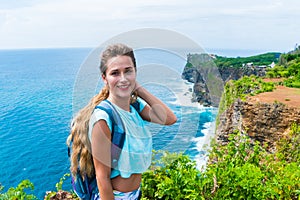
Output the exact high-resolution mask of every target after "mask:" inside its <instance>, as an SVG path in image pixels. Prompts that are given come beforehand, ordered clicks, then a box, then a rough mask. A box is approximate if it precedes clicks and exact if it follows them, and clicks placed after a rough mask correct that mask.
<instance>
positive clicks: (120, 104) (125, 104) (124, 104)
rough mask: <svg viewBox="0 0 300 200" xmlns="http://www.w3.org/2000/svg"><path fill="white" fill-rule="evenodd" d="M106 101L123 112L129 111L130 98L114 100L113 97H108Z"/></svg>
mask: <svg viewBox="0 0 300 200" xmlns="http://www.w3.org/2000/svg"><path fill="white" fill-rule="evenodd" d="M107 100H109V101H110V102H112V103H113V104H115V105H117V106H118V107H120V108H122V109H123V110H126V111H130V98H116V97H114V96H108V98H107Z"/></svg>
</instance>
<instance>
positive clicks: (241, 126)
mask: <svg viewBox="0 0 300 200" xmlns="http://www.w3.org/2000/svg"><path fill="white" fill-rule="evenodd" d="M293 122H296V123H300V109H299V108H293V107H288V106H286V105H284V104H281V103H273V104H269V103H255V102H244V101H240V100H237V101H235V102H234V103H233V104H232V105H231V106H230V108H229V109H227V110H226V111H225V112H224V113H223V114H222V115H221V116H220V123H219V125H218V127H217V130H216V140H217V141H218V142H219V143H221V144H226V143H227V142H228V134H230V133H233V131H234V130H239V131H241V132H243V133H246V134H248V135H249V136H250V137H251V138H252V139H253V140H257V141H260V142H261V143H267V144H268V145H269V150H270V151H272V149H274V147H275V144H276V141H278V139H279V138H281V137H283V136H284V134H287V133H288V131H289V127H290V126H291V124H292V123H293Z"/></svg>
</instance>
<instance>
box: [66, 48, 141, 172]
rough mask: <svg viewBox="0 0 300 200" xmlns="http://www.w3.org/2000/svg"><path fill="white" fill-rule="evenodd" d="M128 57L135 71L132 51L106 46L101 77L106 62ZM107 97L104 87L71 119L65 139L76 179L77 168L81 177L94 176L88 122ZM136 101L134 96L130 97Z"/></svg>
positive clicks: (101, 65) (103, 73)
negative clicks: (69, 150) (115, 58)
mask: <svg viewBox="0 0 300 200" xmlns="http://www.w3.org/2000/svg"><path fill="white" fill-rule="evenodd" d="M122 55H125V56H129V57H131V59H132V62H133V64H134V68H135V70H136V61H135V57H134V53H133V49H132V48H130V47H128V46H126V45H124V44H114V45H110V46H108V47H107V48H106V49H105V50H104V51H103V53H102V55H101V63H100V71H101V74H102V75H104V76H105V75H106V70H107V61H108V60H109V59H111V58H113V57H117V56H122ZM108 96H109V90H108V87H107V86H104V87H103V88H102V90H101V91H100V93H99V94H97V95H96V96H94V97H93V98H92V99H91V100H90V102H89V103H88V104H87V105H86V106H85V107H84V108H82V109H81V110H80V111H79V112H78V113H77V115H76V116H75V117H74V118H73V120H72V123H71V131H70V135H69V136H68V138H67V145H68V146H69V147H71V148H72V151H71V157H70V161H71V167H70V170H71V173H72V175H73V176H74V177H76V173H77V170H78V167H79V166H80V173H81V176H82V177H83V178H84V177H85V175H87V176H88V177H92V176H94V175H95V169H94V165H93V156H92V151H91V142H90V140H89V137H88V131H89V120H90V117H91V115H92V113H93V111H94V109H95V107H96V106H97V105H98V104H99V103H100V102H101V101H103V100H105V99H107V98H108ZM132 98H133V99H136V94H135V95H134V96H133V97H132Z"/></svg>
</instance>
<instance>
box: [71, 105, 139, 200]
mask: <svg viewBox="0 0 300 200" xmlns="http://www.w3.org/2000/svg"><path fill="white" fill-rule="evenodd" d="M131 105H132V106H133V107H134V108H135V109H136V110H137V111H139V106H140V105H139V102H138V101H136V102H135V103H133V104H131ZM95 109H101V110H103V111H105V112H106V113H107V114H108V116H109V119H110V120H111V122H112V131H111V134H112V135H111V141H112V145H111V161H112V163H111V165H112V166H111V167H112V168H115V167H116V166H117V164H118V160H119V157H120V154H121V151H122V148H123V145H124V141H125V136H126V133H125V126H124V124H123V121H122V119H121V117H120V115H119V113H118V112H117V111H116V109H115V108H114V106H113V105H112V104H111V103H110V102H109V101H108V100H103V101H102V102H100V104H99V105H97V106H96V107H95ZM71 145H72V142H71V144H70V147H68V155H69V157H70V155H71ZM79 159H80V156H78V160H79ZM71 183H72V187H73V190H74V192H75V193H76V195H77V196H78V197H79V198H80V199H82V200H90V199H93V198H94V196H95V195H97V194H98V192H99V191H98V186H97V180H96V177H91V178H89V177H88V176H87V175H85V177H84V179H83V178H82V176H81V175H80V167H79V166H78V169H77V173H76V177H72V180H71Z"/></svg>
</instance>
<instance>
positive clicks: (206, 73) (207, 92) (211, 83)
mask: <svg viewBox="0 0 300 200" xmlns="http://www.w3.org/2000/svg"><path fill="white" fill-rule="evenodd" d="M215 60H216V58H215V57H214V56H212V55H208V54H189V55H188V56H187V64H186V66H185V68H184V70H183V72H182V78H183V79H184V80H187V81H189V82H191V83H194V86H193V98H192V101H193V102H199V103H200V104H202V105H204V106H214V107H218V105H219V101H220V97H221V93H222V91H223V85H224V83H226V82H227V81H229V80H238V79H240V78H241V77H243V76H250V75H256V76H265V74H266V70H265V68H259V67H254V66H241V67H224V66H217V65H216V64H215Z"/></svg>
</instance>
